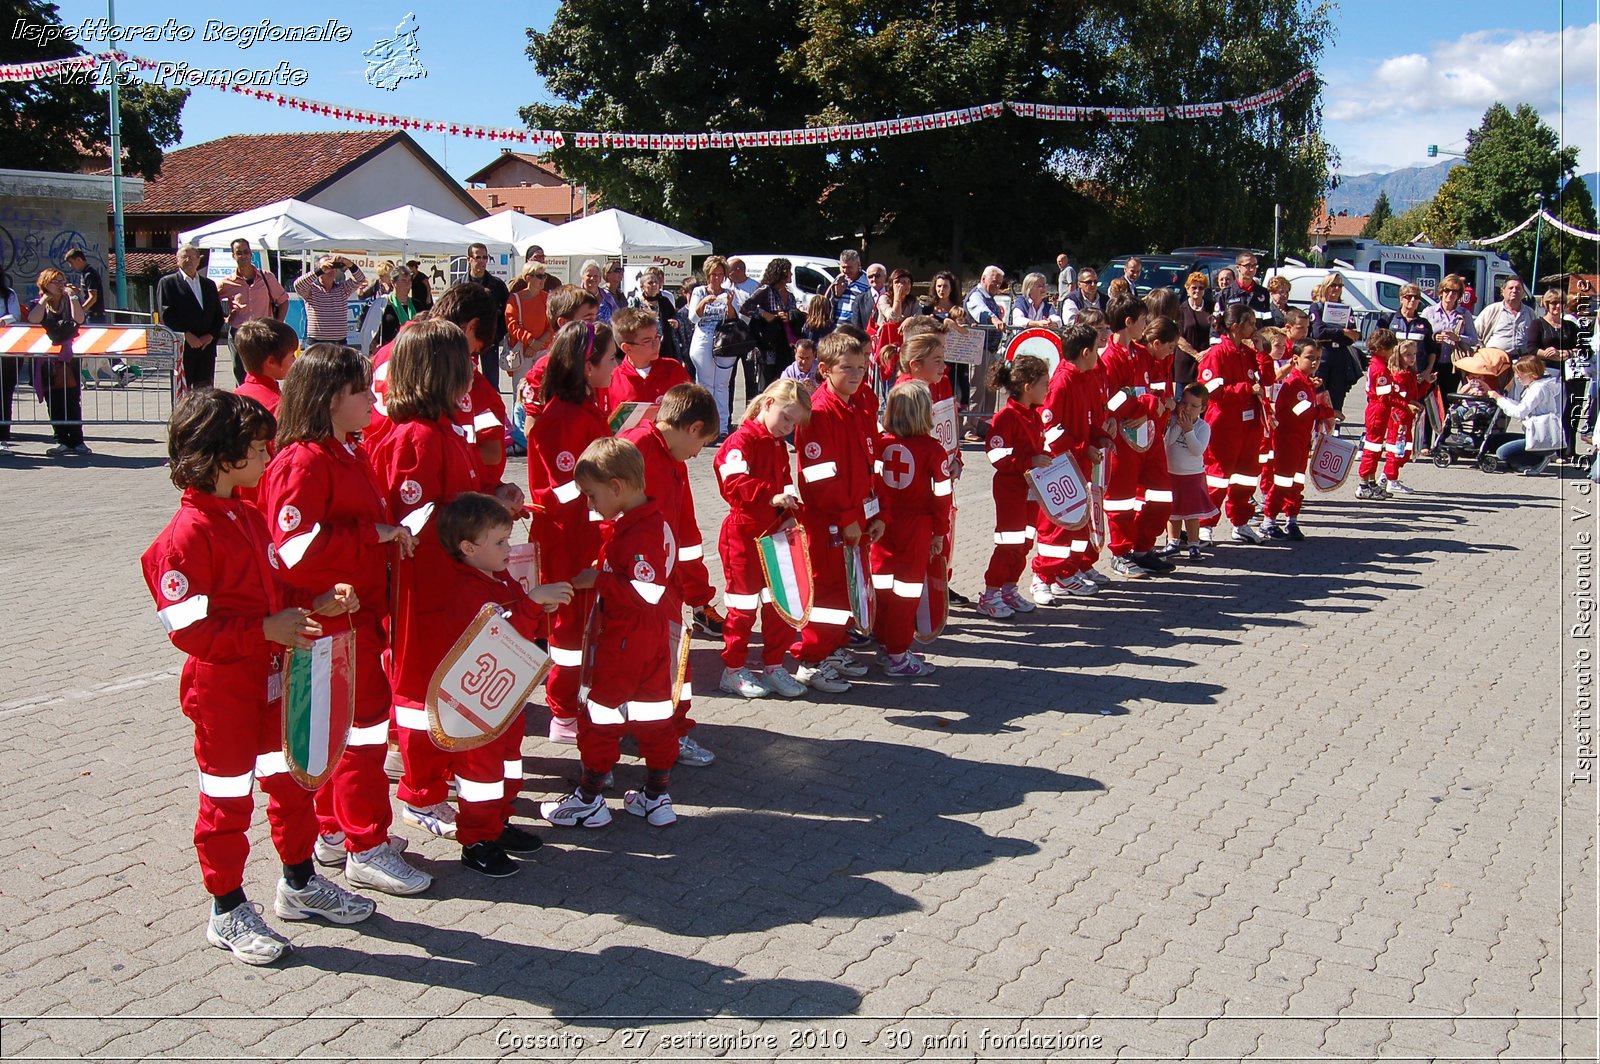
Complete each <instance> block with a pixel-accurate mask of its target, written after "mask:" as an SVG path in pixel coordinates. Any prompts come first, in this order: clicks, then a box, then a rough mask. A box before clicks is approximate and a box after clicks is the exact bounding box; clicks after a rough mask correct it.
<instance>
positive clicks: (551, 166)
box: [467, 151, 566, 185]
mask: <svg viewBox="0 0 1600 1064" xmlns="http://www.w3.org/2000/svg"><path fill="white" fill-rule="evenodd" d="M507 157H510V158H513V159H521V160H522V161H523V162H525V163H527V164H528V165H529V166H532V167H535V168H537V169H540V170H543V171H544V172H545V173H547V174H549V175H550V176H551V177H554V178H558V179H560V180H562V181H565V180H566V175H564V174H563V173H562V172H561V171H560V170H558V169H557V168H556V165H555V163H552V162H551V161H550V160H548V159H541V158H539V156H537V155H529V154H528V153H527V152H521V151H502V152H501V153H500V154H499V155H497V156H495V157H494V158H493V159H491V160H489V161H488V162H487V163H485V164H484V165H483V166H481V167H479V169H478V172H477V173H475V174H472V175H470V176H469V177H468V178H467V184H469V185H471V184H476V183H477V182H479V181H483V180H485V178H484V176H483V175H485V174H487V173H488V172H489V171H490V170H493V169H494V168H495V166H496V165H498V164H499V163H501V162H503V161H504V160H505V159H506V158H507Z"/></svg>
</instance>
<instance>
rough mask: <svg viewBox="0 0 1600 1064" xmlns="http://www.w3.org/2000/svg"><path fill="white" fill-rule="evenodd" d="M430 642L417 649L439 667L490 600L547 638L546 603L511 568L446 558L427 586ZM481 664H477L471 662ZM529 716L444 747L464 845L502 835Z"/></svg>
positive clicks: (518, 780) (522, 628)
mask: <svg viewBox="0 0 1600 1064" xmlns="http://www.w3.org/2000/svg"><path fill="white" fill-rule="evenodd" d="M421 597H422V599H423V609H424V613H423V616H424V617H425V618H426V620H427V622H428V624H427V628H426V633H425V634H426V640H427V647H426V649H425V650H423V649H419V650H418V653H419V654H420V655H421V656H422V657H423V658H424V659H426V660H429V661H432V662H433V668H434V669H437V668H438V667H439V664H440V663H441V662H443V661H444V658H445V655H446V654H448V653H450V648H451V647H453V646H454V645H455V642H456V640H457V639H459V638H461V634H462V633H463V632H465V631H466V630H467V628H468V627H469V626H470V625H471V624H472V622H473V620H474V619H475V618H476V617H477V616H478V611H479V610H481V609H482V608H483V606H484V605H485V604H486V603H490V602H492V603H494V604H495V605H497V606H499V607H500V608H501V609H502V610H503V611H504V616H505V619H506V620H507V621H509V622H510V623H511V627H512V628H514V629H516V631H517V634H518V635H520V636H522V638H524V639H526V640H528V641H530V642H532V641H533V640H535V639H542V638H544V631H545V612H544V607H542V606H536V605H534V604H533V602H532V601H530V600H529V598H528V596H527V594H526V593H524V592H523V590H522V586H521V585H520V584H518V583H517V582H516V581H515V580H513V579H511V577H510V576H508V575H507V574H506V573H503V572H500V573H494V574H492V575H491V574H489V573H486V572H483V571H482V570H481V569H475V568H473V567H472V566H470V565H468V564H467V563H466V562H462V561H457V560H456V559H454V558H446V559H445V562H444V564H443V565H442V566H441V567H440V568H437V569H435V570H433V571H432V572H431V573H430V574H429V577H428V581H427V585H426V587H425V588H424V589H423V592H422V596H421ZM472 667H474V668H476V666H475V665H474V666H472ZM526 734H527V722H526V720H525V719H524V717H523V715H522V713H521V712H520V711H519V712H518V713H517V714H516V716H515V719H514V720H513V721H512V723H511V727H509V728H507V729H506V732H505V734H504V735H502V736H500V738H498V739H496V740H494V741H493V742H490V743H485V744H484V745H483V746H480V747H478V748H477V749H474V750H463V751H461V752H459V753H444V752H443V751H441V756H442V757H443V758H445V759H446V762H447V764H448V767H449V771H450V773H451V774H452V775H453V776H454V777H455V780H456V808H457V810H458V812H457V815H456V841H457V842H459V843H460V844H461V845H462V846H471V845H473V844H474V843H479V842H487V841H489V840H491V839H497V838H499V837H500V832H501V831H502V830H503V829H504V828H505V825H506V823H507V821H509V820H510V819H511V807H512V805H513V803H515V801H516V798H517V792H518V791H519V790H521V789H522V739H523V736H524V735H526Z"/></svg>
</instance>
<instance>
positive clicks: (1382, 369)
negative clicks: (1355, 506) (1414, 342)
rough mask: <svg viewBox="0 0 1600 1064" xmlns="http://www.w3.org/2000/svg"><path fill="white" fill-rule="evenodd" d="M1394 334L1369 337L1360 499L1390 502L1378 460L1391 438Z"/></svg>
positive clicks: (1358, 469)
mask: <svg viewBox="0 0 1600 1064" xmlns="http://www.w3.org/2000/svg"><path fill="white" fill-rule="evenodd" d="M1399 343H1400V342H1399V341H1398V340H1396V339H1395V335H1394V333H1392V332H1390V331H1389V330H1388V329H1378V330H1376V331H1374V332H1373V334H1372V335H1371V336H1369V337H1367V353H1368V354H1369V355H1370V356H1371V358H1370V359H1369V360H1368V362H1367V411H1366V417H1365V421H1366V430H1367V431H1366V434H1365V435H1364V436H1363V437H1362V439H1361V462H1360V464H1359V465H1358V466H1356V476H1358V477H1359V478H1360V479H1361V482H1360V483H1359V484H1357V485H1356V498H1358V499H1387V498H1388V497H1389V493H1388V492H1387V491H1384V490H1383V487H1382V486H1381V485H1380V484H1379V483H1378V458H1379V456H1381V455H1382V454H1383V441H1384V439H1385V438H1386V437H1387V436H1388V435H1389V396H1390V395H1392V394H1393V392H1394V378H1393V377H1391V376H1390V374H1389V357H1390V356H1391V355H1393V354H1394V352H1395V349H1396V348H1397V347H1398V346H1399Z"/></svg>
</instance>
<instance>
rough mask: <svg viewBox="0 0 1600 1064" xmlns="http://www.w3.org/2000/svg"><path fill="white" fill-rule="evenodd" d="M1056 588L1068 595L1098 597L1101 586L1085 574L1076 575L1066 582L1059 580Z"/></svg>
mask: <svg viewBox="0 0 1600 1064" xmlns="http://www.w3.org/2000/svg"><path fill="white" fill-rule="evenodd" d="M1056 586H1057V587H1059V588H1060V589H1061V591H1062V592H1065V593H1066V594H1068V595H1098V594H1099V593H1100V585H1099V584H1097V583H1095V582H1094V581H1093V580H1090V579H1089V578H1088V577H1087V576H1085V575H1084V574H1083V573H1074V574H1072V575H1071V576H1069V577H1067V578H1066V579H1065V580H1057V581H1056ZM1052 590H1054V589H1052ZM1056 597H1057V598H1059V597H1060V592H1057V594H1056Z"/></svg>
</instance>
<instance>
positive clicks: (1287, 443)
mask: <svg viewBox="0 0 1600 1064" xmlns="http://www.w3.org/2000/svg"><path fill="white" fill-rule="evenodd" d="M1321 357H1322V349H1321V348H1320V347H1318V346H1317V345H1316V344H1314V343H1312V342H1311V341H1309V340H1302V341H1300V343H1299V345H1298V346H1297V347H1296V348H1295V351H1294V357H1293V358H1292V359H1290V360H1289V373H1288V375H1287V376H1286V377H1284V378H1283V380H1282V381H1281V382H1280V384H1279V387H1278V396H1277V399H1276V400H1275V401H1274V403H1275V405H1276V407H1277V416H1276V417H1275V418H1274V421H1275V423H1276V425H1277V428H1276V431H1275V433H1274V435H1273V440H1272V451H1273V455H1274V457H1273V468H1272V487H1270V488H1268V489H1267V507H1266V509H1267V518H1266V525H1265V528H1264V529H1263V530H1264V531H1265V532H1266V534H1267V536H1268V537H1270V538H1272V539H1292V540H1302V539H1305V538H1306V536H1305V533H1304V532H1302V531H1300V520H1299V518H1300V503H1301V498H1302V496H1304V494H1305V490H1306V463H1307V462H1309V461H1310V460H1311V437H1312V432H1313V429H1314V428H1315V426H1316V425H1317V423H1318V422H1321V423H1322V425H1323V429H1324V431H1327V432H1331V431H1333V425H1334V419H1335V418H1336V417H1337V416H1338V414H1337V412H1336V411H1335V410H1334V409H1333V404H1332V403H1330V402H1329V401H1328V393H1327V392H1325V391H1323V390H1322V381H1321V380H1319V379H1318V378H1316V377H1313V376H1312V374H1313V373H1315V372H1316V371H1317V362H1318V360H1319V359H1320V358H1321ZM1280 515H1281V516H1282V517H1283V518H1284V519H1285V524H1284V527H1282V528H1279V527H1278V517H1279V516H1280Z"/></svg>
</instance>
